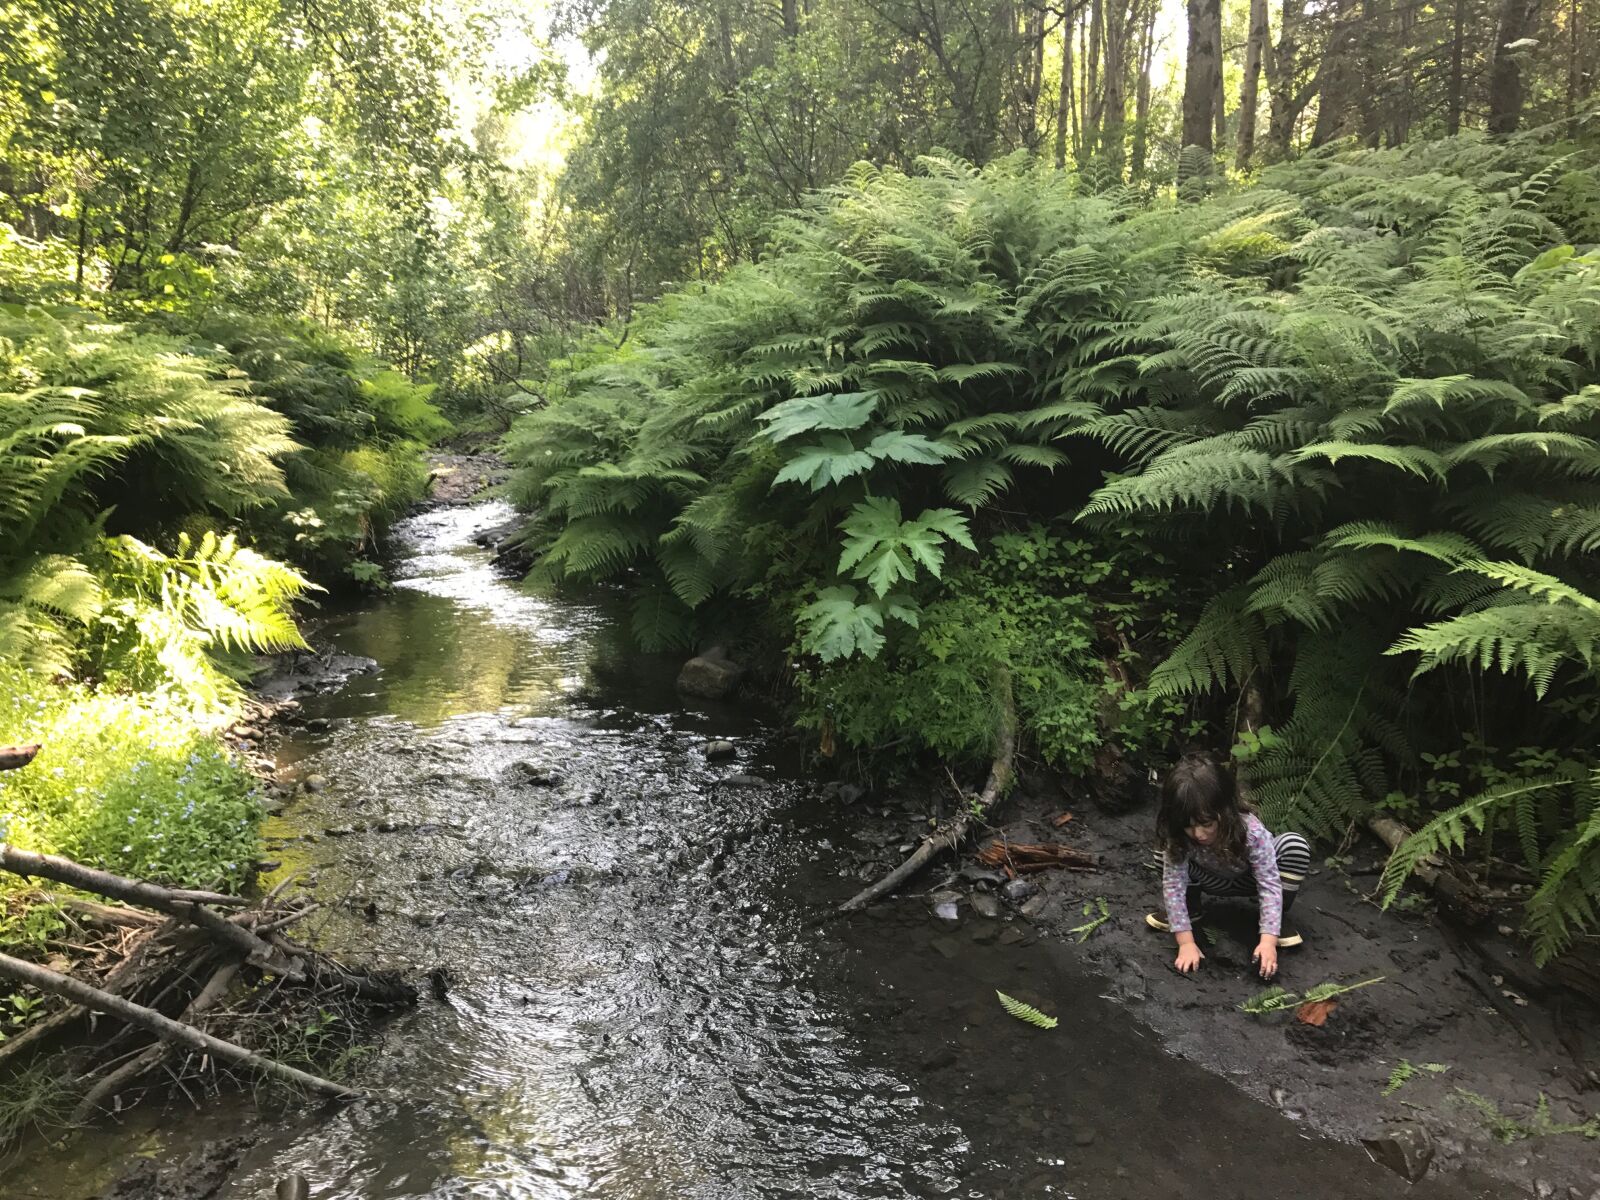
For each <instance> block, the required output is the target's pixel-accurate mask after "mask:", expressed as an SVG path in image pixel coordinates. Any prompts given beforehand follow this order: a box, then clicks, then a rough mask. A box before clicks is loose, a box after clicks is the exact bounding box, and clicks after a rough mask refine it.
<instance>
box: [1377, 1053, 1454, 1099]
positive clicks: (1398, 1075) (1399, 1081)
mask: <svg viewBox="0 0 1600 1200" xmlns="http://www.w3.org/2000/svg"><path fill="white" fill-rule="evenodd" d="M1449 1069H1450V1067H1449V1065H1448V1064H1446V1063H1436V1062H1429V1063H1412V1062H1411V1061H1410V1060H1409V1059H1405V1058H1402V1059H1401V1060H1400V1061H1399V1062H1398V1063H1397V1064H1395V1068H1394V1070H1392V1071H1390V1072H1389V1082H1388V1083H1387V1084H1385V1085H1384V1088H1383V1093H1382V1094H1383V1095H1384V1096H1392V1095H1394V1094H1395V1093H1396V1092H1398V1091H1399V1090H1400V1089H1401V1088H1403V1087H1405V1085H1406V1084H1408V1083H1410V1082H1411V1081H1412V1080H1413V1079H1415V1078H1416V1077H1417V1075H1418V1073H1419V1072H1423V1071H1426V1072H1427V1073H1428V1074H1430V1075H1442V1074H1444V1073H1445V1072H1446V1071H1448V1070H1449Z"/></svg>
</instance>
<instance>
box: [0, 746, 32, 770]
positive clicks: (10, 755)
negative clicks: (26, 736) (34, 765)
mask: <svg viewBox="0 0 1600 1200" xmlns="http://www.w3.org/2000/svg"><path fill="white" fill-rule="evenodd" d="M37 753H39V745H38V743H37V742H35V743H34V744H32V745H29V746H0V771H15V770H17V769H19V768H21V767H25V766H27V765H28V764H29V763H31V762H32V761H33V756H34V755H35V754H37Z"/></svg>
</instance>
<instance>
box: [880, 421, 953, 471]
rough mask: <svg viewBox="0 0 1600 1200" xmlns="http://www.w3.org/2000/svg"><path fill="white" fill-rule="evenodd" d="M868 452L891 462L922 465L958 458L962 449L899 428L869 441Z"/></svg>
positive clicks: (932, 464)
mask: <svg viewBox="0 0 1600 1200" xmlns="http://www.w3.org/2000/svg"><path fill="white" fill-rule="evenodd" d="M867 453H868V454H870V455H872V457H873V458H880V459H887V460H888V461H890V462H902V463H915V464H918V465H921V466H930V467H931V466H937V465H938V464H940V463H942V462H944V461H945V459H947V458H958V457H960V455H961V451H959V450H957V449H956V448H955V447H954V446H948V445H945V444H944V443H943V442H935V441H933V440H931V439H929V438H926V437H923V436H922V434H920V433H905V432H903V431H901V430H899V429H891V430H888V431H887V432H885V433H880V434H879V435H878V436H877V437H875V438H873V439H872V441H870V442H868V443H867Z"/></svg>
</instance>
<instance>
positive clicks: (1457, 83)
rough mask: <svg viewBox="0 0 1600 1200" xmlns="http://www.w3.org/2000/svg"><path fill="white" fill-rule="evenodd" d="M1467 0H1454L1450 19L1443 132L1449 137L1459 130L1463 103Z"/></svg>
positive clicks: (1464, 99)
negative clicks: (1448, 92) (1447, 93)
mask: <svg viewBox="0 0 1600 1200" xmlns="http://www.w3.org/2000/svg"><path fill="white" fill-rule="evenodd" d="M1466 24H1467V0H1456V4H1455V14H1454V16H1453V18H1452V20H1451V27H1452V28H1451V38H1450V94H1449V98H1448V100H1447V102H1446V112H1445V122H1444V128H1445V132H1446V133H1448V134H1449V135H1450V136H1451V137H1455V136H1456V134H1458V133H1460V132H1461V111H1462V108H1463V107H1464V105H1465V102H1466V97H1465V91H1466V74H1465V65H1464V59H1465V57H1466V43H1467V29H1466Z"/></svg>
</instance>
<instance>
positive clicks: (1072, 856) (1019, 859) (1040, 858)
mask: <svg viewBox="0 0 1600 1200" xmlns="http://www.w3.org/2000/svg"><path fill="white" fill-rule="evenodd" d="M978 861H979V862H981V863H982V864H983V865H984V866H986V867H993V868H994V869H996V870H1000V871H1005V872H1007V873H1008V874H1010V875H1011V876H1013V877H1015V876H1017V875H1027V874H1030V873H1032V872H1035V871H1049V870H1052V869H1055V868H1058V867H1064V868H1066V869H1067V870H1069V871H1098V870H1099V869H1100V860H1099V859H1098V858H1096V857H1095V856H1094V855H1092V854H1086V853H1085V852H1084V851H1082V850H1075V849H1074V848H1073V847H1071V846H1068V845H1064V844H1063V843H1061V842H1008V841H1006V840H1005V839H1004V838H996V839H995V840H994V841H992V842H990V843H989V844H988V845H987V846H985V847H984V848H983V849H982V850H979V851H978Z"/></svg>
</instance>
